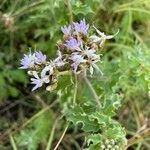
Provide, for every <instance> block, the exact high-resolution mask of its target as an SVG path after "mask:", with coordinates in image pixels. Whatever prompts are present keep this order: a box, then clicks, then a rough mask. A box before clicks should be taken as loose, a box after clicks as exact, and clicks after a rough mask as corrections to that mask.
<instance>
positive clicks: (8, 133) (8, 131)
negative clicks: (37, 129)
mask: <svg viewBox="0 0 150 150" xmlns="http://www.w3.org/2000/svg"><path fill="white" fill-rule="evenodd" d="M57 102H58V99H57V100H55V101H54V102H53V103H52V104H51V105H49V106H47V107H45V108H43V109H42V110H41V111H39V112H38V113H37V114H35V115H34V116H32V117H31V118H30V119H29V120H27V121H26V122H25V123H23V124H22V125H21V126H20V127H16V128H15V129H14V128H11V129H9V130H7V131H6V132H5V133H4V134H3V135H2V136H0V141H2V140H5V138H6V137H7V136H8V135H10V134H15V133H16V132H18V131H20V130H21V129H23V128H24V127H26V126H27V125H28V124H30V123H31V122H32V121H34V120H35V119H36V118H38V117H39V116H41V115H42V114H43V113H44V112H46V111H48V110H49V109H50V108H51V107H53V106H54V105H55V104H56V103H57Z"/></svg>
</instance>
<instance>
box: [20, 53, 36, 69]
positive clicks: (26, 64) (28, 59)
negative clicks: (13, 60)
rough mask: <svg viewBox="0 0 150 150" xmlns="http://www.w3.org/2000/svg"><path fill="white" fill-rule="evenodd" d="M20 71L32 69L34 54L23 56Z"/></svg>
mask: <svg viewBox="0 0 150 150" xmlns="http://www.w3.org/2000/svg"><path fill="white" fill-rule="evenodd" d="M21 65H22V66H21V67H20V68H21V69H28V68H32V67H34V65H35V54H31V53H30V54H28V55H26V54H24V57H23V58H22V59H21Z"/></svg>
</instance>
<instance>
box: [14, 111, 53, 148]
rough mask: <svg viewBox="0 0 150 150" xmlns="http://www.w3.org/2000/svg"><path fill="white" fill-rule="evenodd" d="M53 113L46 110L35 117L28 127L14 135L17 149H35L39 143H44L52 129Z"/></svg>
mask: <svg viewBox="0 0 150 150" xmlns="http://www.w3.org/2000/svg"><path fill="white" fill-rule="evenodd" d="M53 119H54V118H53V114H52V112H50V111H48V112H45V113H43V114H42V115H41V116H39V117H38V118H37V119H35V120H34V121H33V122H32V124H30V126H29V127H27V128H26V129H24V130H22V131H21V132H20V134H18V135H17V136H16V141H17V145H18V147H19V149H28V150H36V149H37V148H38V146H39V145H40V144H43V145H46V143H47V139H48V136H49V134H50V132H51V130H52V123H53Z"/></svg>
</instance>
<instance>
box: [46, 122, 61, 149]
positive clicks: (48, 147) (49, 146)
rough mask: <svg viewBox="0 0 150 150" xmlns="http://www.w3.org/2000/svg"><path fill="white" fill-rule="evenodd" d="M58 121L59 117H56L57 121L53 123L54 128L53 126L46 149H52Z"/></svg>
mask: <svg viewBox="0 0 150 150" xmlns="http://www.w3.org/2000/svg"><path fill="white" fill-rule="evenodd" d="M57 122H58V119H56V121H55V123H54V125H53V128H52V130H51V133H50V137H49V140H48V144H47V146H46V149H45V150H50V149H51V145H52V141H53V137H54V131H55V128H56V125H57Z"/></svg>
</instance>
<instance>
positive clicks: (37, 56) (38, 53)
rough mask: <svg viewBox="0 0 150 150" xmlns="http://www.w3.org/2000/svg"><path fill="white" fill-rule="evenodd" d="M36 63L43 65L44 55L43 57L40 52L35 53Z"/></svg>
mask: <svg viewBox="0 0 150 150" xmlns="http://www.w3.org/2000/svg"><path fill="white" fill-rule="evenodd" d="M35 57H36V62H37V63H45V62H46V55H44V54H43V53H42V52H41V51H39V52H35Z"/></svg>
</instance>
